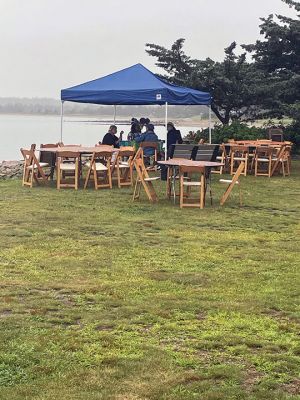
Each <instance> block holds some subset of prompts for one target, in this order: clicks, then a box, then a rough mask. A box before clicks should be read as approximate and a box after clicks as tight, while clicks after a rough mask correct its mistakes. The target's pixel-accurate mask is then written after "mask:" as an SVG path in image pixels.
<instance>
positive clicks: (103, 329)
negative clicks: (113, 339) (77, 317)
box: [95, 325, 114, 331]
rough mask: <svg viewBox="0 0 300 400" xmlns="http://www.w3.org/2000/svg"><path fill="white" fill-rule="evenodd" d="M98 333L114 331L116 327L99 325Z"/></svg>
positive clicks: (97, 327)
mask: <svg viewBox="0 0 300 400" xmlns="http://www.w3.org/2000/svg"><path fill="white" fill-rule="evenodd" d="M95 329H96V331H112V330H113V329H114V326H112V325H97V326H96V327H95Z"/></svg>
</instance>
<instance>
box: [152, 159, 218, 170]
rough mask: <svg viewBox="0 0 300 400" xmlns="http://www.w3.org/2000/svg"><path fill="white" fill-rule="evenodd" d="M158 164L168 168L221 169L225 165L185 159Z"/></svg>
mask: <svg viewBox="0 0 300 400" xmlns="http://www.w3.org/2000/svg"><path fill="white" fill-rule="evenodd" d="M157 163H158V164H161V165H166V166H172V167H174V166H176V167H180V166H181V165H182V166H185V167H199V168H200V167H202V168H203V167H204V168H205V167H221V166H222V165H224V163H220V162H215V161H193V160H187V159H185V158H170V159H169V160H165V161H157Z"/></svg>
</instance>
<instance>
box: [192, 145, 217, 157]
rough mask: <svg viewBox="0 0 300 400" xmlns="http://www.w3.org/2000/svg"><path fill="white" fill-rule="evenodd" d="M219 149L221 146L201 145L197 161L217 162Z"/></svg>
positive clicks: (198, 147)
mask: <svg viewBox="0 0 300 400" xmlns="http://www.w3.org/2000/svg"><path fill="white" fill-rule="evenodd" d="M219 148H220V145H219V144H199V145H198V146H197V153H196V156H195V161H216V159H217V156H218V152H219Z"/></svg>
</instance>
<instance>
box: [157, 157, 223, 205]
mask: <svg viewBox="0 0 300 400" xmlns="http://www.w3.org/2000/svg"><path fill="white" fill-rule="evenodd" d="M157 163H158V164H160V165H165V166H166V167H168V168H172V169H173V172H172V177H173V179H172V189H173V198H174V204H175V203H176V192H175V186H176V171H175V169H176V168H178V167H181V166H185V167H196V168H199V171H200V172H201V185H203V187H204V188H205V190H204V191H203V192H204V197H205V192H206V171H207V169H209V168H212V167H221V166H222V165H224V163H220V162H216V161H194V160H187V159H185V158H170V159H169V160H164V161H158V162H157ZM167 184H168V181H167ZM201 203H202V204H204V203H205V202H204V198H203V199H202V201H201ZM201 208H202V207H201Z"/></svg>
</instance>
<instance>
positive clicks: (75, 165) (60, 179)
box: [56, 150, 80, 190]
mask: <svg viewBox="0 0 300 400" xmlns="http://www.w3.org/2000/svg"><path fill="white" fill-rule="evenodd" d="M65 159H67V160H68V162H64V160H65ZM79 163H80V153H79V152H73V151H66V150H63V151H58V152H57V173H56V175H57V189H61V188H74V189H75V190H78V186H79V175H80V168H79ZM65 172H67V173H68V175H67V176H65V175H64V173H65ZM72 179H74V181H72Z"/></svg>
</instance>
